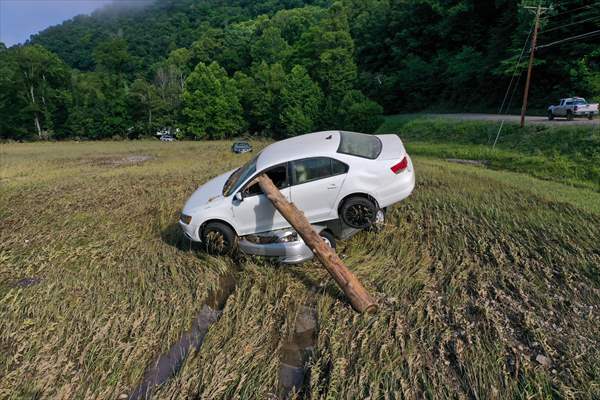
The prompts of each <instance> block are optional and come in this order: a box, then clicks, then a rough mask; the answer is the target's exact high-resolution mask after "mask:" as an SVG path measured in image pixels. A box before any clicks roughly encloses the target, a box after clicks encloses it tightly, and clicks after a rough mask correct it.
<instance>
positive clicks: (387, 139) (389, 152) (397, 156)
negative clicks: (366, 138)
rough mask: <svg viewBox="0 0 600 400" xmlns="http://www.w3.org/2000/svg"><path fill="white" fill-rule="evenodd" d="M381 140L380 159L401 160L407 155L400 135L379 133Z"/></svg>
mask: <svg viewBox="0 0 600 400" xmlns="http://www.w3.org/2000/svg"><path fill="white" fill-rule="evenodd" d="M377 137H378V138H379V140H381V154H379V157H378V158H377V159H378V160H401V159H402V158H404V156H406V149H405V148H404V145H403V144H402V140H400V138H399V137H398V135H377Z"/></svg>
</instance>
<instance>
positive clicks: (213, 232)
mask: <svg viewBox="0 0 600 400" xmlns="http://www.w3.org/2000/svg"><path fill="white" fill-rule="evenodd" d="M237 242H238V238H237V235H236V234H235V232H234V231H233V229H231V228H230V227H229V225H226V224H224V223H222V222H209V223H208V224H206V225H205V226H204V228H203V229H202V245H203V246H204V249H205V250H206V252H207V253H208V254H212V255H217V256H222V255H227V254H233V253H234V252H235V250H236V248H237Z"/></svg>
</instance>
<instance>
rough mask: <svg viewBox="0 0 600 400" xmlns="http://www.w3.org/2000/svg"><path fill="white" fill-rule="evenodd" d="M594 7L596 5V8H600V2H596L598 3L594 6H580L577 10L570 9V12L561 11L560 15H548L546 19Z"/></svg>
mask: <svg viewBox="0 0 600 400" xmlns="http://www.w3.org/2000/svg"><path fill="white" fill-rule="evenodd" d="M596 5H597V6H600V2H598V3H594V4H588V5H586V6H581V7H578V8H572V9H570V10H567V11H563V12H561V13H558V14H553V15H548V17H547V18H556V17H560V16H562V15H565V14H570V13H572V12H575V11H579V10H583V9H585V8H591V7H592V6H596Z"/></svg>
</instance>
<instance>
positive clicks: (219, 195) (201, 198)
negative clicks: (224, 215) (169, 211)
mask: <svg viewBox="0 0 600 400" xmlns="http://www.w3.org/2000/svg"><path fill="white" fill-rule="evenodd" d="M234 171H235V170H231V171H229V172H226V173H224V174H222V175H219V176H217V177H216V178H213V179H211V180H210V181H208V182H206V183H205V184H204V185H202V186H200V187H199V188H198V189H197V190H196V191H195V192H194V194H192V196H191V197H190V198H189V199H188V201H187V202H186V203H185V206H184V207H183V213H184V214H187V215H190V214H192V213H193V212H194V211H197V210H198V209H203V208H210V207H213V206H216V205H218V204H220V203H222V202H223V200H224V199H225V198H224V196H223V186H224V185H225V182H226V181H227V179H228V178H229V177H230V176H231V174H232V173H233V172H234Z"/></svg>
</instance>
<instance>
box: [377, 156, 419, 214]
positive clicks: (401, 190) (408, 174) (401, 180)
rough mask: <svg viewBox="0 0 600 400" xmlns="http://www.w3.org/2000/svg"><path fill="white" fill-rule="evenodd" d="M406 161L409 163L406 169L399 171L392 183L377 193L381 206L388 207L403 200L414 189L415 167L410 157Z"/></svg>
mask: <svg viewBox="0 0 600 400" xmlns="http://www.w3.org/2000/svg"><path fill="white" fill-rule="evenodd" d="M408 161H409V164H408V168H407V169H406V171H404V172H401V173H400V174H399V175H398V176H397V177H395V179H394V181H393V183H392V184H390V185H388V186H386V187H385V188H384V189H383V190H381V191H380V192H379V193H377V200H378V201H379V206H380V207H381V208H386V207H389V206H391V205H393V204H396V203H398V202H400V201H402V200H404V199H405V198H407V197H408V196H410V194H411V193H412V192H413V190H414V189H415V168H414V166H413V163H412V159H411V158H410V157H409V158H408Z"/></svg>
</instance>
